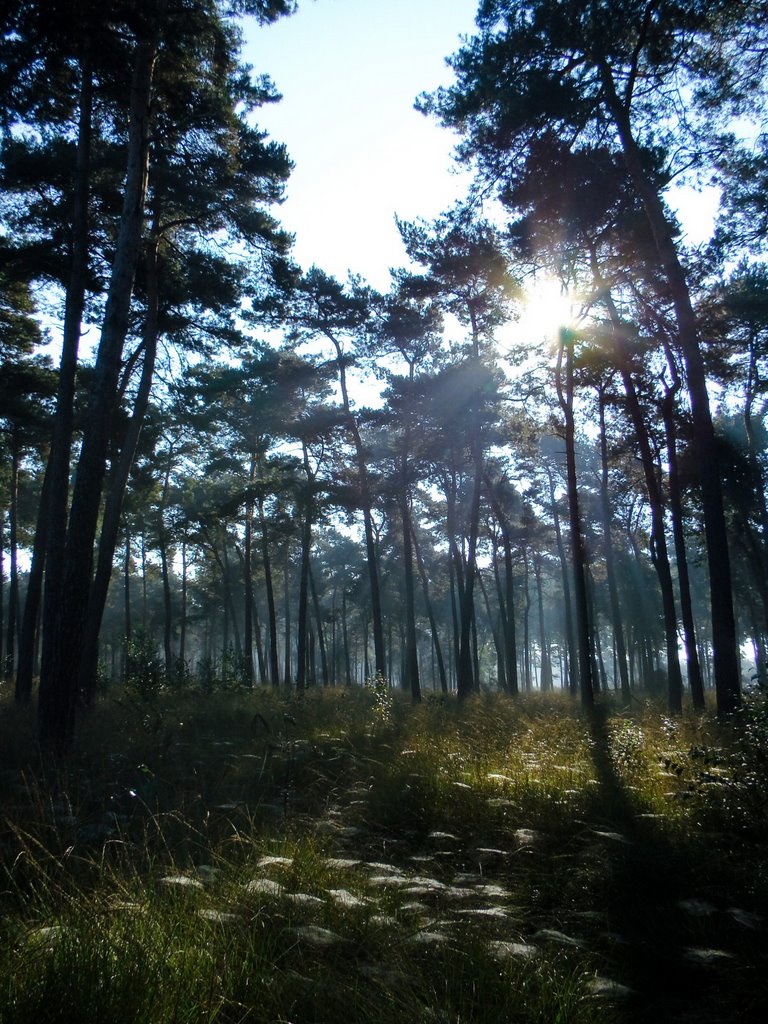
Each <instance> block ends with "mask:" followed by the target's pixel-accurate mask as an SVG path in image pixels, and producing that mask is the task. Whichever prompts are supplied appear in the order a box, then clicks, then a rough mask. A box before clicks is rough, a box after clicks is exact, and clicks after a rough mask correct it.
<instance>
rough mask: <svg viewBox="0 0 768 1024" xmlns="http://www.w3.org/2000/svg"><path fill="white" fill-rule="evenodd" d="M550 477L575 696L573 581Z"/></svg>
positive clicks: (567, 675)
mask: <svg viewBox="0 0 768 1024" xmlns="http://www.w3.org/2000/svg"><path fill="white" fill-rule="evenodd" d="M547 475H548V477H549V500H550V503H551V506H552V519H553V521H554V524H555V540H556V541H557V554H558V557H559V559H560V571H561V574H562V578H563V613H564V614H563V618H564V620H565V642H566V659H565V664H566V669H565V677H564V679H563V683H564V684H566V685H567V687H568V689H569V691H570V692H571V693H572V694H574V696H575V694H576V693H578V689H579V683H578V668H577V654H576V636H575V633H574V629H573V611H572V605H571V581H570V574H569V572H568V559H567V558H566V556H565V544H564V543H563V534H562V531H561V529H560V514H559V513H558V511H557V501H556V500H555V484H554V481H553V479H552V473H551V472H550V471H549V470H547Z"/></svg>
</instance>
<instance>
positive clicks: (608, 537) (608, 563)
mask: <svg viewBox="0 0 768 1024" xmlns="http://www.w3.org/2000/svg"><path fill="white" fill-rule="evenodd" d="M598 410H599V416H600V511H601V518H602V520H603V555H604V557H605V574H606V576H607V577H608V596H609V599H610V603H611V620H612V623H613V642H614V646H615V650H616V666H617V668H618V672H619V680H620V685H621V698H622V700H623V701H624V702H625V703H626V704H628V703H629V701H630V700H631V697H632V693H631V690H630V687H629V672H628V671H627V648H626V644H625V642H624V623H623V622H622V616H621V605H620V604H619V590H618V586H617V584H616V561H615V558H614V551H613V534H612V530H611V503H610V498H609V495H608V436H607V433H606V429H605V388H604V386H602V385H601V386H600V387H599V389H598Z"/></svg>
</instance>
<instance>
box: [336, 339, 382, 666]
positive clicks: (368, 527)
mask: <svg viewBox="0 0 768 1024" xmlns="http://www.w3.org/2000/svg"><path fill="white" fill-rule="evenodd" d="M329 340H330V341H331V342H332V344H333V346H334V348H335V350H336V362H337V367H338V371H339V386H340V389H341V397H342V403H343V407H344V416H345V418H346V421H347V425H348V429H349V432H350V434H351V436H352V440H353V442H354V447H355V457H356V460H357V474H358V480H359V481H360V504H361V506H362V511H363V526H364V529H365V552H366V562H367V566H368V582H369V585H370V589H371V616H372V619H373V622H372V625H373V651H374V659H375V661H376V675H377V676H381V678H382V679H386V678H387V665H386V656H385V653H384V618H383V615H382V611H381V586H380V583H379V560H378V553H377V551H376V539H375V537H374V531H373V517H372V509H373V496H372V494H371V481H370V476H369V474H368V466H367V463H366V456H365V449H364V447H363V439H362V437H361V436H360V431H359V429H358V426H357V421H356V420H355V417H354V415H353V413H352V407H351V405H350V402H349V392H348V390H347V371H346V366H345V363H344V353H343V352H342V349H341V344H340V343H339V341H338V340H337V339H336V338H335V337H334V336H333V335H330V336H329Z"/></svg>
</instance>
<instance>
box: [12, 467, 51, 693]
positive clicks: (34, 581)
mask: <svg viewBox="0 0 768 1024" xmlns="http://www.w3.org/2000/svg"><path fill="white" fill-rule="evenodd" d="M51 475H52V474H51V463H50V459H49V460H48V462H47V463H46V467H45V475H44V476H43V487H42V491H41V493H40V515H39V516H38V521H37V528H36V530H35V539H34V542H33V547H32V561H31V563H30V566H29V574H28V576H27V596H26V597H25V599H24V612H23V614H22V617H21V633H20V634H19V654H18V659H17V668H16V690H15V700H16V703H17V704H28V703H29V702H30V700H31V699H32V679H33V676H34V669H35V649H36V637H37V635H38V624H39V622H40V598H41V597H42V593H43V573H44V570H45V547H46V544H47V542H48V516H47V509H48V506H49V504H50V490H51ZM1 548H2V537H0V549H1ZM0 576H2V563H0ZM1 586H2V584H0V587H1ZM2 630H3V625H2V591H1V590H0V634H2ZM2 663H3V657H2V644H1V643H0V664H2Z"/></svg>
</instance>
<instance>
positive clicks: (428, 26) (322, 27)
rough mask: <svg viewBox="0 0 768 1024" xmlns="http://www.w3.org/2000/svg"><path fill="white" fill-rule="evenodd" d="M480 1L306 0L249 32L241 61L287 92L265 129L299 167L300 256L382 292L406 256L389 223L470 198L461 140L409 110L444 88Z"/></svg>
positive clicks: (292, 208) (292, 202)
mask: <svg viewBox="0 0 768 1024" xmlns="http://www.w3.org/2000/svg"><path fill="white" fill-rule="evenodd" d="M476 9H477V0H386V2H382V0H299V11H298V13H297V14H295V15H293V17H290V18H284V19H282V20H281V21H279V22H276V23H275V24H274V25H270V26H268V27H266V28H259V27H256V26H254V27H253V28H251V29H249V30H248V31H247V33H246V38H247V45H246V48H245V51H244V57H245V59H246V60H247V61H248V62H249V63H250V64H252V65H253V67H254V71H256V72H258V73H267V74H269V75H270V77H271V78H272V80H273V81H274V83H275V85H276V86H277V88H278V89H279V91H280V92H281V93H282V95H283V99H282V101H281V102H280V103H278V104H274V105H271V106H268V107H265V108H262V110H261V111H260V112H259V117H258V123H259V125H260V126H261V127H262V128H264V129H266V130H267V131H268V132H269V134H270V136H271V137H272V138H273V139H275V140H277V141H279V142H284V143H285V144H286V145H287V147H288V150H289V152H290V155H291V158H292V159H293V161H294V163H295V165H296V166H295V170H294V172H293V174H292V175H291V179H290V181H289V183H288V190H287V192H288V198H287V200H286V202H285V203H284V205H283V206H282V207H281V209H280V210H279V211H278V216H279V218H280V220H281V222H282V224H283V225H284V226H285V227H286V228H287V229H288V230H290V231H292V232H294V233H295V235H296V245H295V256H296V258H297V260H298V261H299V263H301V264H302V266H303V267H304V268H305V269H306V268H308V267H309V266H310V265H311V264H312V263H317V264H318V265H319V266H321V267H322V268H323V269H324V270H326V271H328V272H329V273H332V274H335V275H336V276H337V277H340V278H342V279H344V278H345V277H346V275H347V271H348V270H352V271H354V272H355V273H360V274H362V276H363V277H364V278H365V279H366V280H367V281H368V282H369V283H370V284H372V285H374V286H375V287H377V288H380V289H386V288H388V286H389V273H388V270H389V267H393V266H402V265H403V264H404V263H405V253H404V251H403V247H402V243H401V242H400V236H399V234H398V231H397V228H396V227H395V222H394V216H395V214H396V213H397V215H398V216H400V217H402V218H405V219H413V218H415V217H419V216H420V217H426V218H431V217H435V216H437V215H438V214H439V213H441V212H443V211H444V210H446V209H448V208H449V207H450V206H452V205H453V202H454V201H455V200H456V199H457V198H459V197H461V196H462V195H464V193H465V192H466V178H465V179H464V182H462V179H461V176H459V175H457V174H456V173H455V171H454V170H453V169H452V161H451V157H450V154H451V150H452V148H453V145H454V142H455V138H454V136H453V135H451V134H450V133H449V132H447V131H445V130H443V129H442V128H439V127H438V126H437V124H436V123H435V122H434V121H433V120H431V119H429V118H426V117H424V115H423V114H419V113H418V112H417V111H415V110H414V109H413V103H414V100H415V98H416V96H417V95H418V94H419V93H420V92H424V91H429V90H431V89H433V88H435V87H436V86H437V85H440V84H448V83H449V82H450V81H451V77H452V73H451V71H450V69H449V68H448V67H446V65H445V57H447V56H449V55H450V54H451V53H453V52H454V51H455V50H456V49H457V48H458V45H459V42H460V40H459V36H460V35H471V34H472V33H473V31H474V16H475V11H476Z"/></svg>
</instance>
